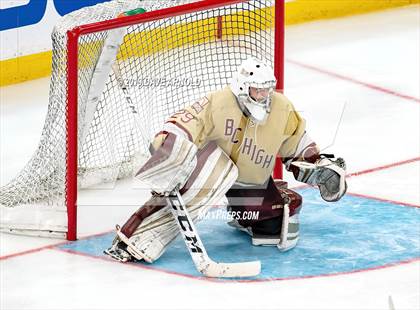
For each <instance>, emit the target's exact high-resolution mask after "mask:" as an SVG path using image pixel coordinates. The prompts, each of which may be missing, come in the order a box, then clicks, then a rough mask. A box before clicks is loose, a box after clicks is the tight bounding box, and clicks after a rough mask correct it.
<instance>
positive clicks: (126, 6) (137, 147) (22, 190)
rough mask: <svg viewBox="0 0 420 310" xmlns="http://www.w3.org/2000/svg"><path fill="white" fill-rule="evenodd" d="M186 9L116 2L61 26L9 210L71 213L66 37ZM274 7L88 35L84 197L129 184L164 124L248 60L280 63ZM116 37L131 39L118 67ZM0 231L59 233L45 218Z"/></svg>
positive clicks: (0, 199)
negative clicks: (46, 96) (36, 137)
mask: <svg viewBox="0 0 420 310" xmlns="http://www.w3.org/2000/svg"><path fill="white" fill-rule="evenodd" d="M181 2H186V1H133V0H130V1H112V2H107V3H104V4H99V5H96V6H94V7H91V8H85V9H82V10H79V11H76V12H73V13H71V14H69V15H67V16H66V17H64V18H63V20H62V21H61V22H60V24H59V25H57V26H56V27H55V29H54V31H53V34H52V40H53V67H52V77H51V85H50V102H49V107H48V114H47V117H46V121H45V125H44V128H43V132H42V136H41V141H40V143H39V147H38V149H37V150H36V152H35V154H34V155H33V157H32V159H31V160H30V161H29V162H28V163H27V165H26V166H25V167H24V169H23V170H22V171H21V173H20V174H19V175H18V176H17V177H16V178H15V179H13V180H12V181H11V182H10V183H8V184H7V185H6V186H4V187H2V188H1V189H0V204H1V208H2V209H3V210H4V209H8V210H11V209H16V208H19V207H20V208H22V207H25V208H26V209H27V208H33V207H34V206H35V205H36V206H40V205H42V206H43V207H44V208H48V211H51V210H55V209H57V210H65V208H64V207H65V197H66V137H67V133H66V121H67V120H66V102H67V100H66V98H67V36H66V32H67V30H69V29H72V28H74V27H75V26H78V25H81V24H88V23H92V22H96V21H104V20H109V19H111V18H115V17H116V16H118V15H119V14H120V13H121V12H125V11H128V10H132V9H135V8H139V7H142V8H145V9H146V11H151V10H155V9H158V8H163V7H167V6H173V5H176V4H180V3H181ZM273 5H274V1H246V2H243V3H240V4H235V5H231V6H225V7H220V8H216V9H211V10H206V11H197V12H194V13H189V14H184V15H180V16H177V17H171V18H164V19H160V20H157V21H153V22H147V23H140V24H137V25H134V26H130V27H128V28H127V29H119V30H118V29H117V30H112V31H102V32H96V33H91V34H86V35H83V36H81V38H80V39H79V57H78V143H79V160H78V166H79V167H78V184H79V189H81V188H83V187H86V186H89V185H92V184H97V183H101V182H109V181H114V180H116V179H119V178H124V177H128V176H131V175H132V174H133V172H135V170H137V169H138V168H139V167H138V164H136V161H135V160H134V159H136V158H139V157H140V158H141V157H142V156H147V155H148V147H149V143H150V140H151V138H152V137H153V136H154V135H155V134H156V133H157V132H158V131H159V130H160V129H161V128H162V126H163V122H164V120H165V119H166V118H167V117H168V116H169V115H171V114H172V113H174V112H176V111H178V110H180V109H182V108H183V107H184V106H186V105H189V104H192V103H193V102H194V101H195V100H197V99H199V98H200V97H202V96H203V95H205V94H206V93H208V92H210V91H214V90H216V89H220V88H221V87H223V86H225V85H226V84H227V83H228V80H229V78H230V77H231V74H232V73H233V72H234V71H235V70H236V68H237V66H238V65H239V64H240V63H241V62H242V60H244V59H246V58H247V57H248V56H250V55H252V56H255V57H258V58H261V59H264V60H266V61H267V62H268V63H271V64H273V61H274V29H273V28H272V26H273V22H274V16H273V15H274V10H273V8H272V6H273ZM118 32H119V33H120V34H121V33H123V34H125V36H124V42H123V43H122V44H121V45H120V46H119V50H118V55H117V56H116V57H113V58H112V62H113V61H115V64H114V66H113V67H111V65H108V63H109V62H107V61H106V60H107V59H106V57H107V55H108V57H109V55H110V54H109V53H108V51H107V50H108V49H109V46H112V45H113V44H114V43H115V42H114V41H115V40H113V39H112V36H114V37H118V36H119V34H118ZM220 34H222V36H221V37H220ZM117 41H118V40H117ZM114 45H115V44H114ZM104 46H105V48H104ZM107 53H108V54H107ZM101 57H103V59H102V60H101ZM104 59H105V60H104ZM127 97H129V98H127ZM40 222H42V224H40ZM47 222H49V223H51V221H47ZM1 225H2V227H3V228H7V229H12V228H25V229H36V230H57V229H58V228H57V227H56V225H54V223H53V225H51V226H48V225H46V224H45V221H40V220H39V219H37V220H36V221H34V222H33V223H29V222H25V223H20V224H17V223H16V219H15V218H12V217H10V216H7V215H6V216H4V214H3V217H2V223H1ZM61 226H62V227H60V228H59V230H61V229H62V230H64V231H66V227H65V226H66V225H65V223H64V224H63V225H61Z"/></svg>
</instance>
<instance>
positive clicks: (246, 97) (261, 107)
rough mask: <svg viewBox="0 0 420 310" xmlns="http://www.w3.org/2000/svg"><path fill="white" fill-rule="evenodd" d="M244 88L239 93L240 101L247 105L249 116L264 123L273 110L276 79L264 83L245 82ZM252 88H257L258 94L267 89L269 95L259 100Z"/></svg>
mask: <svg viewBox="0 0 420 310" xmlns="http://www.w3.org/2000/svg"><path fill="white" fill-rule="evenodd" d="M243 86H244V88H243V90H242V91H241V93H240V94H238V101H239V103H240V104H241V105H242V106H244V107H245V109H246V110H247V112H248V113H247V114H248V116H250V117H251V118H252V119H254V121H256V122H258V123H264V122H265V120H266V118H267V117H268V114H269V113H270V111H271V97H272V95H273V92H274V88H275V86H276V81H266V82H264V83H255V82H253V83H249V82H245V83H244V84H243ZM251 88H255V89H256V92H257V94H258V93H259V92H261V91H266V92H267V96H265V97H264V98H262V99H261V100H258V99H257V98H253V97H252V96H251Z"/></svg>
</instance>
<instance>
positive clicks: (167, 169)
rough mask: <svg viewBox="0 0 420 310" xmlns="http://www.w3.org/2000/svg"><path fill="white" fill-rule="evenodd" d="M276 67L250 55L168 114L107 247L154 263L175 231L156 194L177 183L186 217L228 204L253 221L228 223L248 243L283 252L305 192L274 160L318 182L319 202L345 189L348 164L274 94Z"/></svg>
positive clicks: (116, 254) (295, 233)
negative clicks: (142, 191) (291, 184)
mask: <svg viewBox="0 0 420 310" xmlns="http://www.w3.org/2000/svg"><path fill="white" fill-rule="evenodd" d="M275 85H276V78H275V76H274V73H273V69H272V68H271V67H269V66H268V65H266V64H265V63H264V62H263V61H260V60H258V59H256V58H248V59H247V60H245V61H244V62H243V63H242V64H241V65H240V66H239V68H238V70H237V72H236V73H235V74H234V75H233V77H232V79H231V81H230V83H229V85H227V86H226V87H225V88H224V89H221V90H218V91H215V92H213V93H210V94H208V95H207V96H205V97H204V98H201V99H200V100H198V101H197V102H195V103H194V104H192V105H191V106H189V107H187V108H185V109H183V110H181V111H179V112H178V113H176V114H174V115H172V116H171V117H170V118H169V119H168V120H167V122H166V123H165V125H164V128H162V131H161V132H159V133H157V135H156V136H155V139H154V141H153V143H152V146H151V149H152V156H151V158H150V159H149V160H148V162H147V163H146V164H145V165H144V166H143V167H140V168H139V171H138V173H137V175H136V177H137V178H139V179H140V180H142V181H143V182H145V183H146V184H148V185H150V187H151V190H152V197H151V198H150V199H149V201H147V202H146V203H145V205H143V206H142V207H140V208H139V209H138V211H137V212H135V213H134V214H133V215H132V216H131V217H130V218H129V219H128V221H127V222H126V223H125V224H124V225H123V226H122V227H119V226H117V235H116V237H115V239H114V242H113V244H112V245H111V247H110V248H109V249H107V250H106V251H105V253H106V254H108V255H110V256H111V257H113V258H115V259H117V260H119V261H122V262H125V261H129V260H133V259H137V260H144V261H146V262H153V261H155V260H156V259H158V258H159V257H160V256H161V255H162V254H163V253H164V251H165V249H166V247H167V246H168V245H169V243H170V242H171V241H172V240H174V239H175V237H176V236H177V235H178V233H179V231H178V227H177V224H176V222H175V220H174V218H173V217H172V215H171V212H170V206H168V205H167V202H166V201H167V200H165V199H163V195H164V194H165V193H168V192H170V191H172V190H174V189H179V193H180V194H181V196H182V198H183V200H184V202H185V204H186V207H187V209H188V211H189V213H190V214H191V216H192V219H193V221H197V220H198V219H199V216H198V215H199V214H203V212H205V211H206V209H207V208H208V207H211V206H213V205H221V204H225V205H226V207H227V209H228V210H230V211H235V212H237V214H240V213H241V212H244V211H258V215H259V216H258V218H257V219H252V220H249V219H241V218H235V220H233V221H231V222H229V223H228V224H229V225H231V226H233V227H236V228H238V229H240V230H242V231H244V232H246V233H248V234H249V235H250V238H251V242H252V244H253V245H263V246H264V245H265V246H276V247H277V248H278V249H279V250H280V251H287V250H289V249H292V248H293V247H295V246H296V244H297V242H298V240H299V212H300V210H301V207H302V197H301V196H300V195H299V194H298V193H296V192H294V191H292V190H290V189H287V185H286V183H285V182H283V181H281V180H274V179H273V178H272V177H271V173H272V171H273V168H274V164H275V158H276V156H280V157H281V158H282V160H283V163H284V165H285V168H286V169H287V170H289V171H292V172H293V174H294V176H295V178H296V179H297V180H298V181H301V182H305V183H307V184H311V185H315V186H318V188H319V190H320V194H321V197H322V198H323V199H324V200H326V201H337V200H339V199H340V198H341V197H342V196H343V195H344V194H345V192H346V189H347V185H346V181H345V169H346V166H345V162H344V160H343V159H342V158H337V159H335V158H334V156H331V155H321V154H320V153H319V148H318V147H317V145H316V143H315V142H314V141H312V140H311V138H310V136H309V135H308V133H307V132H306V130H305V120H304V119H302V117H301V116H300V115H299V113H298V112H296V110H295V109H294V107H293V105H292V103H291V102H290V101H289V100H288V99H287V98H286V97H285V96H284V95H282V94H281V93H279V92H276V91H274V88H275Z"/></svg>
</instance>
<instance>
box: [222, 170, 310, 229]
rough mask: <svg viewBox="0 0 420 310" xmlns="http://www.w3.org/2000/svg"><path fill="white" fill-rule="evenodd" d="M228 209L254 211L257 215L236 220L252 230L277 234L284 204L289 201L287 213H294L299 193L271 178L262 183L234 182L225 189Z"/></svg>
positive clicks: (280, 181) (298, 201) (243, 211)
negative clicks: (255, 184) (238, 183)
mask: <svg viewBox="0 0 420 310" xmlns="http://www.w3.org/2000/svg"><path fill="white" fill-rule="evenodd" d="M226 197H227V198H228V201H229V210H230V211H233V212H235V214H245V213H247V214H249V213H250V212H258V218H257V219H246V218H244V219H241V218H239V219H238V220H237V223H238V224H239V225H240V226H242V227H243V228H248V230H251V231H252V234H263V235H278V236H279V235H280V233H281V229H282V221H283V212H284V208H283V207H284V205H285V204H286V203H287V204H288V205H289V217H291V218H292V217H297V214H298V213H299V212H300V209H301V206H302V197H301V196H300V195H299V194H298V193H296V192H294V191H292V190H290V189H287V183H286V182H284V181H282V180H273V179H272V178H270V179H268V181H267V182H266V183H265V184H263V185H258V186H243V185H237V184H235V185H234V186H233V187H232V188H231V189H230V190H229V191H228V192H227V193H226Z"/></svg>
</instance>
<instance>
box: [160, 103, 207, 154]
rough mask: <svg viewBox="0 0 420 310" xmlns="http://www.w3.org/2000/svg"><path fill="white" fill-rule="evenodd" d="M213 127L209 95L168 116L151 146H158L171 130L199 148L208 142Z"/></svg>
mask: <svg viewBox="0 0 420 310" xmlns="http://www.w3.org/2000/svg"><path fill="white" fill-rule="evenodd" d="M213 128H214V125H213V119H212V112H211V96H206V97H203V98H202V99H201V100H198V101H196V102H195V103H194V104H192V105H191V106H188V107H186V108H184V109H182V110H180V111H178V112H176V113H175V114H173V115H172V116H170V117H169V119H168V120H167V121H166V122H165V125H164V128H163V131H161V132H159V133H158V134H157V135H156V137H155V140H154V142H153V146H154V148H155V149H156V148H157V147H159V146H160V144H161V142H163V140H164V138H165V137H166V134H167V133H168V132H171V133H174V134H176V135H178V136H182V137H184V138H185V139H188V140H189V141H191V142H193V143H194V144H195V145H197V147H198V148H201V147H202V146H204V145H205V144H206V143H207V142H208V141H207V138H208V137H209V136H210V135H211V132H212V130H213Z"/></svg>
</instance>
